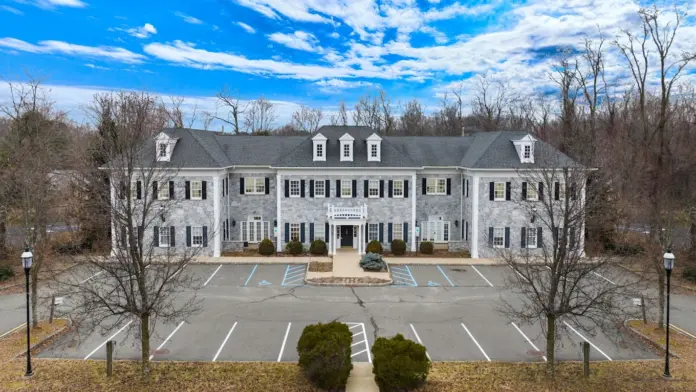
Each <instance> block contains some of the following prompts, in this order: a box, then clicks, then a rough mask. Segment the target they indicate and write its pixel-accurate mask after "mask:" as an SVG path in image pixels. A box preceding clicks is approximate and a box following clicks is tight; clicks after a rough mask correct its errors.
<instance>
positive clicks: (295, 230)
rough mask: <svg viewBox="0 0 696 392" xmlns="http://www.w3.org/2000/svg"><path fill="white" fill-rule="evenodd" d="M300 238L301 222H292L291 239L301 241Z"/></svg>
mask: <svg viewBox="0 0 696 392" xmlns="http://www.w3.org/2000/svg"><path fill="white" fill-rule="evenodd" d="M299 240H300V224H299V223H291V224H290V241H299Z"/></svg>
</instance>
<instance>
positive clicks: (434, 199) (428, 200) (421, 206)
mask: <svg viewBox="0 0 696 392" xmlns="http://www.w3.org/2000/svg"><path fill="white" fill-rule="evenodd" d="M416 177H417V180H416V183H417V187H416V192H417V197H416V221H417V224H418V226H421V224H422V222H423V221H427V220H429V219H430V218H431V217H442V220H443V221H449V222H450V233H449V240H450V241H461V239H462V238H461V237H462V235H461V234H462V231H461V225H462V216H463V215H464V210H463V204H462V182H461V174H460V172H458V171H454V170H452V171H446V172H442V173H438V174H418V175H417V176H416ZM427 178H444V179H449V182H450V194H449V195H447V194H445V195H428V194H425V192H424V190H423V179H426V181H427ZM455 221H456V222H455ZM421 227H422V226H421ZM421 237H422V236H421ZM420 241H421V238H420V237H419V238H418V243H419V244H420Z"/></svg>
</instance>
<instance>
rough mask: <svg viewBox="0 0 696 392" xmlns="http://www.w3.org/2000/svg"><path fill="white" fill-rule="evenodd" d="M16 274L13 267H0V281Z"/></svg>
mask: <svg viewBox="0 0 696 392" xmlns="http://www.w3.org/2000/svg"><path fill="white" fill-rule="evenodd" d="M14 275H15V273H14V270H13V269H12V268H11V267H4V266H3V267H0V282H2V281H3V280H7V279H10V278H11V277H13V276H14Z"/></svg>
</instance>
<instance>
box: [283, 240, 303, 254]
mask: <svg viewBox="0 0 696 392" xmlns="http://www.w3.org/2000/svg"><path fill="white" fill-rule="evenodd" d="M285 251H286V252H288V253H290V254H291V255H293V256H297V255H299V254H301V253H302V243H301V242H300V241H290V242H288V243H287V244H286V245H285Z"/></svg>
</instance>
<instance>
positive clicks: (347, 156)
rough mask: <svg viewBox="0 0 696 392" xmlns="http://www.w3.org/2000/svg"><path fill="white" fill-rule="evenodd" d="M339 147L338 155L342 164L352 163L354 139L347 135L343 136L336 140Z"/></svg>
mask: <svg viewBox="0 0 696 392" xmlns="http://www.w3.org/2000/svg"><path fill="white" fill-rule="evenodd" d="M338 140H339V142H340V145H341V149H340V152H339V154H341V161H342V162H346V161H347V162H352V161H353V142H354V141H355V139H354V138H353V137H352V136H350V135H349V134H347V133H346V134H344V135H343V136H341V138H340V139H338Z"/></svg>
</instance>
